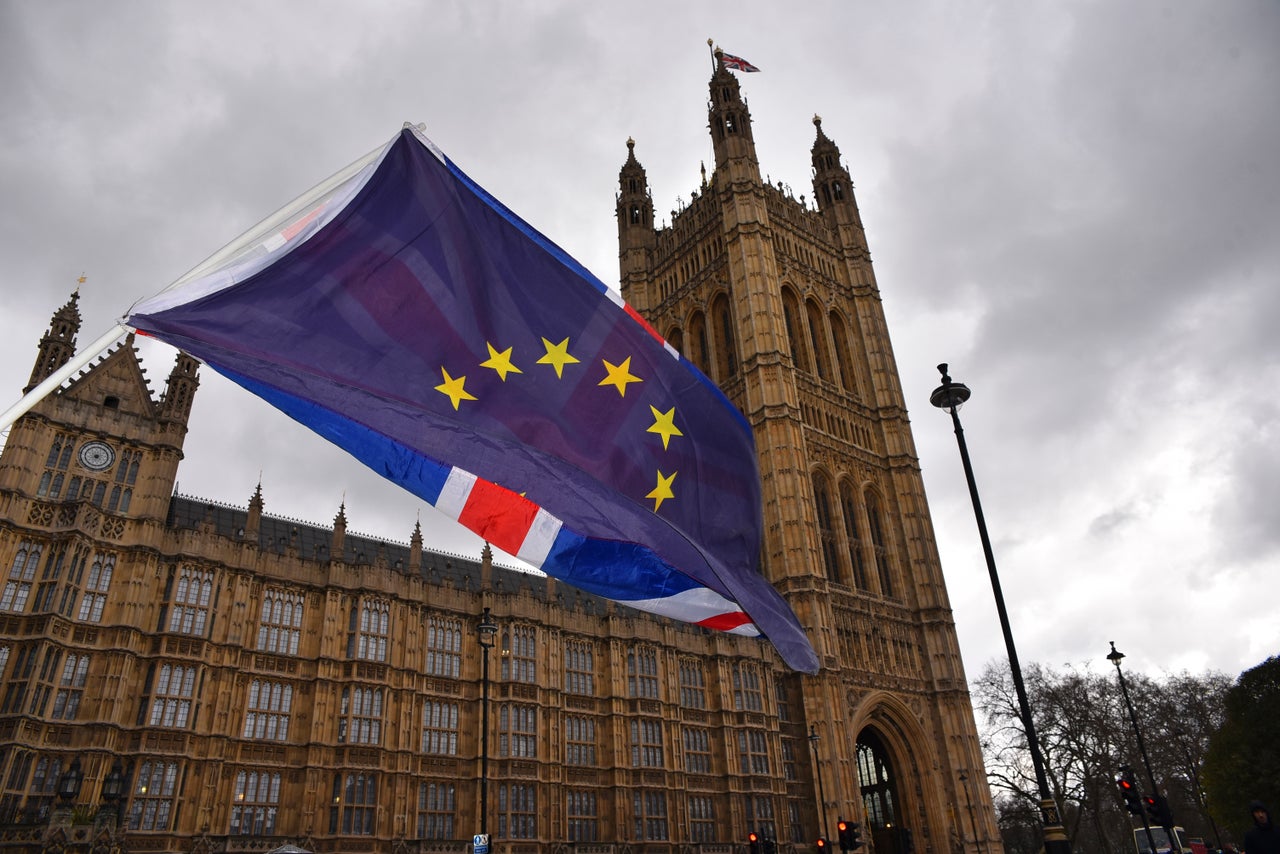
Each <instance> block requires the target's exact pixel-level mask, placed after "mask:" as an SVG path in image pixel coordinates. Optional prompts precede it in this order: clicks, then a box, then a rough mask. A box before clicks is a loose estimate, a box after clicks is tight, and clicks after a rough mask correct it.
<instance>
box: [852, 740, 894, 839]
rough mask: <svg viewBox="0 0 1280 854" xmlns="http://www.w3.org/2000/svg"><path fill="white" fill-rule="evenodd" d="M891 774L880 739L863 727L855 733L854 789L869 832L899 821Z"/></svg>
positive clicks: (885, 751) (889, 762)
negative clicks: (856, 781)
mask: <svg viewBox="0 0 1280 854" xmlns="http://www.w3.org/2000/svg"><path fill="white" fill-rule="evenodd" d="M894 776H895V775H894V769H893V762H892V761H891V760H890V758H889V751H887V750H885V747H884V742H882V741H881V740H880V736H878V735H877V734H876V733H875V731H874V730H871V729H864V730H863V731H862V732H861V733H860V734H859V735H858V789H859V790H860V791H861V793H862V814H863V816H864V820H865V821H866V823H867V825H868V827H870V829H871V831H872V832H873V833H874V832H876V831H879V830H883V829H886V828H889V827H894V826H897V825H898V823H899V822H898V816H897V813H898V791H897V785H896V783H895V780H894ZM877 847H879V846H878V844H877Z"/></svg>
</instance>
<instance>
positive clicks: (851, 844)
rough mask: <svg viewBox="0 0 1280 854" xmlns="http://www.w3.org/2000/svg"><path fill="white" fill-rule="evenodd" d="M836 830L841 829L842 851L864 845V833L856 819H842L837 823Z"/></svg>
mask: <svg viewBox="0 0 1280 854" xmlns="http://www.w3.org/2000/svg"><path fill="white" fill-rule="evenodd" d="M836 830H838V831H840V850H841V851H846V852H848V851H852V850H854V849H855V848H858V847H859V846H861V845H862V833H861V831H860V828H859V825H858V823H857V822H856V821H845V820H844V819H840V821H838V822H837V823H836Z"/></svg>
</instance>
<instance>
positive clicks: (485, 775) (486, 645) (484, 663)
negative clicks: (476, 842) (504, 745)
mask: <svg viewBox="0 0 1280 854" xmlns="http://www.w3.org/2000/svg"><path fill="white" fill-rule="evenodd" d="M497 633H498V624H497V623H495V622H494V621H493V617H491V616H489V609H488V608H485V609H484V613H483V614H481V615H480V623H479V624H478V625H477V626H476V635H477V637H478V639H479V641H480V662H481V663H480V833H481V834H484V835H488V833H489V650H491V649H493V639H494V635H496V634H497Z"/></svg>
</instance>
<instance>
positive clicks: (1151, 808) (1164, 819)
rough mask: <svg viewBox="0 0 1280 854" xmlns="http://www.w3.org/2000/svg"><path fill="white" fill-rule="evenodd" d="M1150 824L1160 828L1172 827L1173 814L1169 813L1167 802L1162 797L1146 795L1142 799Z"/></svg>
mask: <svg viewBox="0 0 1280 854" xmlns="http://www.w3.org/2000/svg"><path fill="white" fill-rule="evenodd" d="M1142 804H1143V806H1144V807H1145V808H1146V811H1147V815H1148V816H1150V817H1151V823H1152V824H1156V825H1159V826H1160V827H1173V814H1172V813H1171V812H1170V811H1169V801H1168V800H1167V799H1166V798H1165V796H1164V795H1147V796H1146V797H1145V798H1143V799H1142Z"/></svg>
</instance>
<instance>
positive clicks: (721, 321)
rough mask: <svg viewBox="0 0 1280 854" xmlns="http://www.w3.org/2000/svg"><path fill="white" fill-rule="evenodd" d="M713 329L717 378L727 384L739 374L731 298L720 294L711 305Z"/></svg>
mask: <svg viewBox="0 0 1280 854" xmlns="http://www.w3.org/2000/svg"><path fill="white" fill-rule="evenodd" d="M711 324H712V326H711V329H712V334H713V335H714V336H715V350H716V371H717V373H718V376H717V377H716V379H717V380H719V381H720V382H721V383H726V382H728V381H729V380H730V379H732V378H733V377H734V376H735V375H736V374H737V373H738V350H737V345H736V344H735V343H734V340H733V316H732V315H731V314H730V312H729V298H728V297H726V296H725V295H724V294H720V295H719V296H717V297H716V298H715V300H714V301H713V302H712V303H711Z"/></svg>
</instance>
